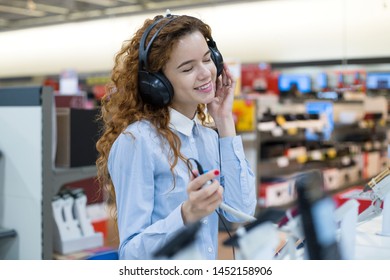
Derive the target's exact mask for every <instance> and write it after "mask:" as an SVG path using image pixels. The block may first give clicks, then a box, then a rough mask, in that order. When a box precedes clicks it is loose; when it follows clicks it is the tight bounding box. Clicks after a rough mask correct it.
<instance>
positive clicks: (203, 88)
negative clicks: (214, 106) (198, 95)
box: [195, 82, 211, 90]
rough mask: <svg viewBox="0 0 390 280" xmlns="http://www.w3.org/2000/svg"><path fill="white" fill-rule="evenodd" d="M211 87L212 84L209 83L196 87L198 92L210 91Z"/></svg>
mask: <svg viewBox="0 0 390 280" xmlns="http://www.w3.org/2000/svg"><path fill="white" fill-rule="evenodd" d="M210 85H211V82H208V83H207V84H204V85H202V86H200V87H196V88H195V89H196V90H205V89H208V88H209V87H210Z"/></svg>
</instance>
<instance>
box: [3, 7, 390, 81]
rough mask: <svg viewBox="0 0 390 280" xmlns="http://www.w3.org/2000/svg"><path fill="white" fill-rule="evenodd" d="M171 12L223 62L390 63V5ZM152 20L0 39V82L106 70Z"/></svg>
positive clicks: (107, 21)
mask: <svg viewBox="0 0 390 280" xmlns="http://www.w3.org/2000/svg"><path fill="white" fill-rule="evenodd" d="M163 12H164V11H162V13H163ZM172 12H173V13H175V14H184V13H186V14H190V15H193V16H197V17H200V18H201V19H203V20H204V21H205V22H207V23H208V24H210V25H211V27H212V29H213V37H214V39H215V40H216V41H217V43H218V47H219V49H220V51H221V52H222V53H223V55H224V57H225V58H238V59H240V60H241V61H242V62H260V61H265V62H288V61H308V60H327V59H344V58H348V59H350V58H367V57H389V56H390V47H389V46H390V0H272V1H260V2H249V3H239V4H230V5H224V6H218V5H216V6H213V7H207V8H195V9H187V10H173V11H172ZM153 16H154V15H152V14H144V15H137V16H128V17H121V18H113V19H104V20H95V21H90V22H82V23H69V24H63V25H56V26H48V27H40V28H32V29H26V30H20V31H10V32H3V33H0V77H13V76H24V75H26V76H27V75H46V74H58V73H60V72H61V71H62V70H64V69H66V68H72V69H76V70H77V71H79V72H95V71H96V72H98V71H108V70H110V69H111V67H112V63H113V57H114V55H115V53H116V52H117V51H118V50H119V48H120V46H121V43H122V42H123V41H124V40H126V39H128V38H130V37H131V35H132V34H133V33H134V31H135V30H136V29H137V28H138V27H140V25H141V24H142V23H143V21H144V19H145V18H146V17H153Z"/></svg>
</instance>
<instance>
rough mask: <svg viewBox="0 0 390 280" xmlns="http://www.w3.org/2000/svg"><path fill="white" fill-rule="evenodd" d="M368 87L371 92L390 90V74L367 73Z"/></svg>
mask: <svg viewBox="0 0 390 280" xmlns="http://www.w3.org/2000/svg"><path fill="white" fill-rule="evenodd" d="M366 86H367V89H369V90H386V89H390V72H369V73H367V77H366Z"/></svg>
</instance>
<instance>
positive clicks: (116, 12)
mask: <svg viewBox="0 0 390 280" xmlns="http://www.w3.org/2000/svg"><path fill="white" fill-rule="evenodd" d="M142 10H143V8H142V6H141V5H134V6H125V7H116V8H107V9H105V10H104V14H105V15H108V16H110V15H119V14H127V13H134V12H139V11H142Z"/></svg>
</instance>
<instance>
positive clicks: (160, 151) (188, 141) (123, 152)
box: [108, 109, 256, 260]
mask: <svg viewBox="0 0 390 280" xmlns="http://www.w3.org/2000/svg"><path fill="white" fill-rule="evenodd" d="M170 115H171V122H170V128H171V129H172V130H173V131H174V132H175V133H176V134H177V135H178V136H179V138H180V140H181V153H182V154H183V155H184V156H185V157H187V158H195V159H197V160H198V161H199V162H200V163H201V164H202V166H203V168H204V169H205V170H212V169H219V170H220V171H221V174H220V176H221V177H220V178H217V179H218V180H220V182H221V181H222V180H221V179H223V181H224V184H223V187H224V193H223V200H224V203H226V204H228V205H230V206H231V207H233V208H236V209H237V210H240V211H242V212H245V213H247V214H250V215H253V213H254V211H255V207H256V195H255V178H254V175H253V173H252V171H251V169H250V167H249V164H248V162H247V160H246V159H245V154H244V149H243V145H242V140H241V137H240V136H235V137H224V138H218V135H217V133H216V132H215V131H214V130H212V129H210V128H207V127H204V126H202V125H201V124H200V123H198V122H197V121H195V120H191V119H188V118H187V117H186V116H184V115H182V114H180V113H179V112H177V111H176V110H173V109H171V110H170ZM168 154H170V151H169V145H168V143H167V142H166V140H164V139H163V138H162V137H161V136H160V135H159V134H158V133H157V131H156V129H155V127H153V126H152V125H151V124H150V123H149V122H148V121H144V120H143V121H139V122H136V123H133V124H131V125H129V126H128V127H127V128H126V130H125V131H124V132H123V133H121V134H120V135H119V136H118V138H117V139H116V141H115V142H114V144H113V146H112V148H111V151H110V155H109V159H108V169H109V173H110V176H111V179H112V182H113V184H114V187H115V193H116V202H117V212H118V228H119V239H120V245H119V258H120V259H142V260H146V259H151V258H153V253H155V252H156V251H158V250H159V249H160V248H161V247H162V246H164V245H165V244H166V242H167V241H168V240H170V238H172V237H174V236H175V234H177V233H178V231H180V230H181V229H183V227H184V226H185V225H184V224H183V218H182V216H181V205H182V203H183V202H184V201H185V200H187V185H188V183H189V180H190V177H189V170H188V167H187V165H186V163H185V162H183V161H182V160H179V161H178V164H177V165H176V167H175V185H174V183H173V178H172V173H171V171H170V165H169V159H168V157H167V155H168ZM220 161H221V164H220ZM221 212H223V211H221ZM223 214H224V216H225V217H226V219H227V220H229V221H231V222H240V221H239V220H238V219H237V218H236V217H234V216H231V215H229V214H228V213H223ZM195 242H196V248H197V249H198V250H199V252H200V253H201V254H202V257H203V258H204V259H216V258H217V254H218V248H217V246H218V216H217V213H215V212H214V213H213V214H211V215H209V216H207V217H205V218H203V219H202V226H201V228H200V230H199V232H198V234H197V239H196V241H195Z"/></svg>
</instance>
